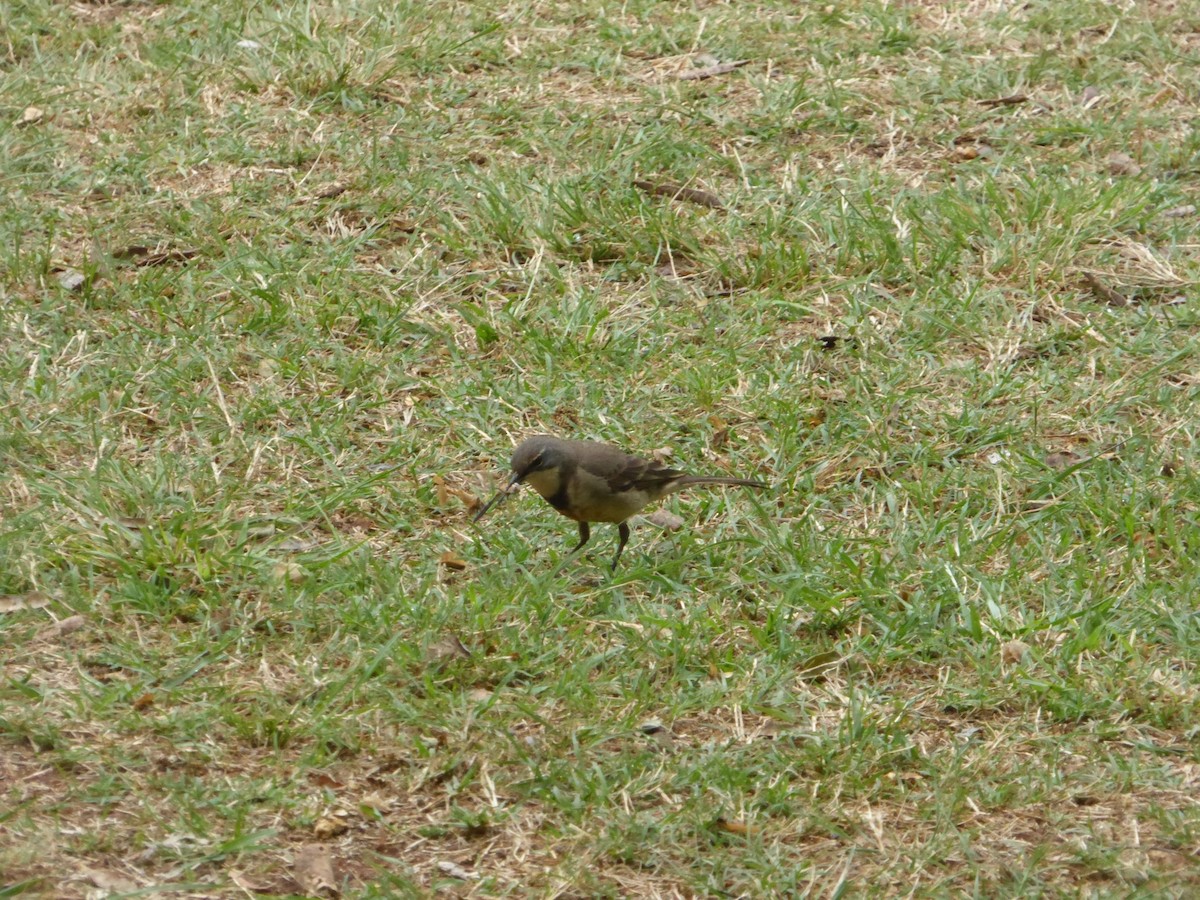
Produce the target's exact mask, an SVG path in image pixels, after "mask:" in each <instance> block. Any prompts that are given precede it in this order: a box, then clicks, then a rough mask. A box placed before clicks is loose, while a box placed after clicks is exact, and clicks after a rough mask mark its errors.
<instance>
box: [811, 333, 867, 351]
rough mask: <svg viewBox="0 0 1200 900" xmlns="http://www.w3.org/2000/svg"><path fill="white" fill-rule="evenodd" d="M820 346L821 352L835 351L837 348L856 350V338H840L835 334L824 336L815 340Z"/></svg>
mask: <svg viewBox="0 0 1200 900" xmlns="http://www.w3.org/2000/svg"><path fill="white" fill-rule="evenodd" d="M817 341H818V342H819V343H820V344H821V349H822V350H836V349H837V348H838V347H845V348H846V349H848V350H857V349H858V338H852V337H842V336H841V335H837V334H826V335H822V336H821V337H819V338H817Z"/></svg>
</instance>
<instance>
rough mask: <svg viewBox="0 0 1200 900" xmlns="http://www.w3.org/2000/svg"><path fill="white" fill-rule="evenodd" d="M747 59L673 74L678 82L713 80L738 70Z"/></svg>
mask: <svg viewBox="0 0 1200 900" xmlns="http://www.w3.org/2000/svg"><path fill="white" fill-rule="evenodd" d="M748 62H750V60H748V59H734V60H730V61H729V62H723V63H716V64H715V65H711V66H705V67H704V68H702V69H685V70H683V71H682V72H677V73H675V77H676V78H677V79H679V80H680V81H700V80H701V79H704V78H714V77H716V76H717V75H726V74H728V73H730V72H732V71H734V70H735V69H740V68H741V67H742V66H744V65H746V63H748Z"/></svg>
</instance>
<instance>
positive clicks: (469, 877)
mask: <svg viewBox="0 0 1200 900" xmlns="http://www.w3.org/2000/svg"><path fill="white" fill-rule="evenodd" d="M437 867H438V871H440V872H442V873H443V874H444V875H449V876H450V877H451V878H458V879H461V880H462V881H475V880H476V879H477V878H479V876H478V875H477V874H475V873H474V872H469V871H467V870H466V869H464V868H463V867H462V866H460V865H459V864H458V863H456V862H452V861H451V860H448V859H440V860H438V864H437Z"/></svg>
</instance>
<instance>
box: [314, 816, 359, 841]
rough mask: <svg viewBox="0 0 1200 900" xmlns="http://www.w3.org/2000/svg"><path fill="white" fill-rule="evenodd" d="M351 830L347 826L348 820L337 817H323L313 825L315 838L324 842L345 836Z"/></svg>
mask: <svg viewBox="0 0 1200 900" xmlns="http://www.w3.org/2000/svg"><path fill="white" fill-rule="evenodd" d="M349 830H350V826H349V825H348V824H346V820H345V819H344V818H338V817H337V816H321V817H320V818H318V819H317V821H316V822H314V823H313V836H314V837H316V838H318V839H320V840H322V841H327V840H329V838H332V837H337V836H338V835H339V834H345V833H346V832H347V831H349Z"/></svg>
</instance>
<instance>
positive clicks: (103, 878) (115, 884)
mask: <svg viewBox="0 0 1200 900" xmlns="http://www.w3.org/2000/svg"><path fill="white" fill-rule="evenodd" d="M79 874H80V876H81V877H82V878H83V879H84V880H85V881H87V882H90V883H91V884H94V885H95V886H96V887H98V888H100V890H102V891H111V892H112V893H115V894H128V893H130V892H132V891H136V890H137V889H138V884H137V882H134V881H131V880H130V879H128V878H126V877H125V876H124V875H122V874H120V873H119V872H114V871H112V870H111V869H100V868H94V867H92V866H83V867H82V868H81V869H80V870H79Z"/></svg>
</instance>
